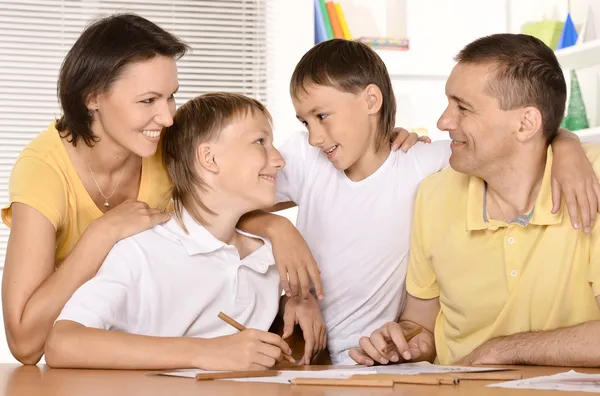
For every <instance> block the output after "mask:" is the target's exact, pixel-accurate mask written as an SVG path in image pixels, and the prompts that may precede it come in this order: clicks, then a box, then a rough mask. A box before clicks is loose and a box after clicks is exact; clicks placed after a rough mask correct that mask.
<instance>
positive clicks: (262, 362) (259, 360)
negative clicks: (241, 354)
mask: <svg viewBox="0 0 600 396" xmlns="http://www.w3.org/2000/svg"><path fill="white" fill-rule="evenodd" d="M263 345H264V346H265V347H266V346H269V347H271V348H274V349H277V348H275V347H274V346H272V345H266V344H263ZM264 352H267V348H264V349H263V348H261V349H260V350H259V352H257V353H256V354H255V355H254V358H253V359H252V360H253V361H254V364H256V365H258V366H262V367H264V368H270V367H273V366H275V363H277V361H278V360H277V359H276V358H274V357H272V356H270V355H266V354H265V353H264ZM268 352H272V351H268ZM279 354H280V355H281V351H279Z"/></svg>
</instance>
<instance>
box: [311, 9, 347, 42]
mask: <svg viewBox="0 0 600 396" xmlns="http://www.w3.org/2000/svg"><path fill="white" fill-rule="evenodd" d="M314 2H315V43H316V44H318V43H320V42H322V41H325V40H331V39H332V38H342V39H346V40H351V39H352V36H351V35H350V30H349V29H348V23H347V22H346V17H345V16H344V12H343V11H342V6H341V5H340V4H339V3H335V2H333V1H331V0H314Z"/></svg>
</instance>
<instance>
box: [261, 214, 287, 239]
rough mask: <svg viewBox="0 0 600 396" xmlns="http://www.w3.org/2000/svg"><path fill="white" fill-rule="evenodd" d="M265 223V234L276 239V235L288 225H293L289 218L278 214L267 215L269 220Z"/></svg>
mask: <svg viewBox="0 0 600 396" xmlns="http://www.w3.org/2000/svg"><path fill="white" fill-rule="evenodd" d="M265 225H266V227H265V236H266V237H267V238H269V239H270V240H273V239H277V236H278V235H281V233H282V232H285V230H286V229H287V228H288V227H293V224H292V222H291V221H290V220H288V219H287V218H285V217H283V216H279V215H272V216H269V220H268V221H267V222H266V224H265Z"/></svg>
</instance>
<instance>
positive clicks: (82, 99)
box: [56, 13, 188, 146]
mask: <svg viewBox="0 0 600 396" xmlns="http://www.w3.org/2000/svg"><path fill="white" fill-rule="evenodd" d="M187 50H188V46H187V45H186V44H184V43H183V42H182V41H180V40H179V39H178V38H177V37H175V36H173V35H172V34H171V33H169V32H167V31H165V30H163V29H162V28H160V27H159V26H158V25H156V24H154V23H153V22H150V21H149V20H147V19H145V18H142V17H141V16H139V15H136V14H131V13H128V14H114V15H111V16H109V17H106V18H103V19H100V20H98V21H96V22H94V23H93V24H91V25H90V26H88V27H87V28H86V29H85V30H84V31H83V33H82V34H81V36H79V38H78V39H77V41H76V42H75V44H74V45H73V47H72V48H71V49H70V50H69V52H68V53H67V56H66V57H65V59H64V61H63V63H62V66H61V69H60V74H59V78H58V89H57V91H58V92H57V93H58V98H59V101H60V104H61V107H62V111H63V115H62V117H60V118H59V119H58V120H57V122H56V129H58V131H59V132H61V136H63V137H68V138H69V141H70V142H71V143H72V144H73V145H74V146H76V145H77V142H78V141H79V139H82V140H83V141H84V143H85V144H86V145H88V146H92V145H93V144H94V142H95V141H96V140H97V137H96V136H94V134H93V133H92V130H91V122H92V120H91V117H90V116H89V114H88V109H87V107H86V100H87V99H88V97H89V96H90V95H92V94H95V93H99V92H106V91H107V90H109V89H110V87H111V85H112V84H113V83H114V82H115V81H116V80H117V79H118V78H119V76H120V75H121V73H122V72H123V71H124V69H125V67H126V66H128V65H130V64H131V63H134V62H139V61H144V60H149V59H152V58H154V57H156V56H168V57H173V58H176V59H179V58H180V57H181V56H183V55H184V54H185V53H186V52H187Z"/></svg>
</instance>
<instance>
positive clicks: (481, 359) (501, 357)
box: [456, 337, 516, 366]
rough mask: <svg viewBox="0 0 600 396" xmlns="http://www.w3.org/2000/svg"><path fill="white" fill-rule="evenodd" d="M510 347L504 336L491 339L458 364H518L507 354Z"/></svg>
mask: <svg viewBox="0 0 600 396" xmlns="http://www.w3.org/2000/svg"><path fill="white" fill-rule="evenodd" d="M509 350H510V347H509V346H508V345H505V344H504V342H503V340H502V337H499V338H494V339H491V340H489V341H487V342H485V343H483V344H482V345H480V346H479V347H477V348H476V349H475V350H474V351H473V352H471V353H470V354H469V355H468V356H466V357H464V358H462V359H461V360H459V361H458V362H457V363H456V364H458V365H463V366H470V365H485V364H516V363H514V362H512V361H511V359H509V357H508V356H507V354H508V351H509Z"/></svg>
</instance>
